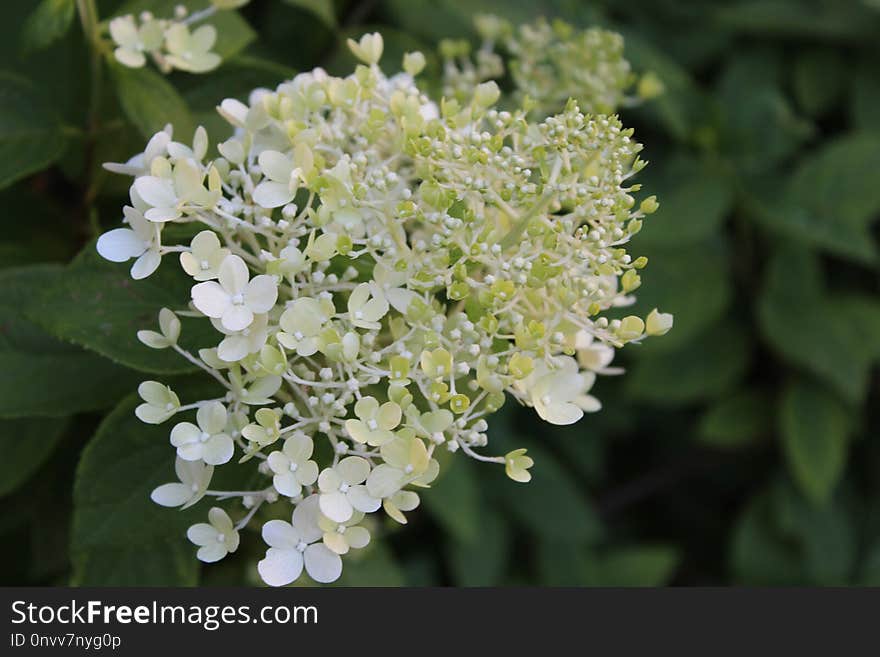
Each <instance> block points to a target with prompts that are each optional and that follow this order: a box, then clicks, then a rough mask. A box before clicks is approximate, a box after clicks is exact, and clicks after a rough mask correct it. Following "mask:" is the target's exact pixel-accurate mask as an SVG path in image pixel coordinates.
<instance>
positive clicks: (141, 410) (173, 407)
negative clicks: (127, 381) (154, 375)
mask: <svg viewBox="0 0 880 657" xmlns="http://www.w3.org/2000/svg"><path fill="white" fill-rule="evenodd" d="M138 394H139V395H140V397H141V399H143V400H144V403H143V404H141V405H140V406H138V407H137V408H136V409H134V414H135V415H137V417H138V419H139V420H140V421H141V422H146V423H147V424H162V423H163V422H164V421H165V420H167V419H168V418H170V417H172V416H173V415H174V414H175V413H177V409H178V408H180V400H179V399H178V398H177V395H175V394H174V391H173V390H172V389H171V388H170V387H168V386H166V385H162V384H161V383H158V382H157V381H144V382H143V383H141V384H140V385H139V386H138Z"/></svg>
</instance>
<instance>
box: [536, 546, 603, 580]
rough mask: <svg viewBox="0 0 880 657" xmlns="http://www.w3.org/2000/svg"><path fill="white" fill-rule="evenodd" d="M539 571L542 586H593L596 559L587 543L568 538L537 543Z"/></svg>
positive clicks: (595, 578) (597, 576)
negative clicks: (567, 539)
mask: <svg viewBox="0 0 880 657" xmlns="http://www.w3.org/2000/svg"><path fill="white" fill-rule="evenodd" d="M537 565H538V575H539V578H540V582H541V584H542V585H544V586H596V585H598V583H599V578H600V575H599V568H600V565H599V559H598V558H597V557H596V555H595V554H594V553H593V551H592V550H591V549H590V548H589V547H588V546H586V545H583V544H580V543H575V542H571V541H548V540H542V541H541V542H540V543H538V554H537Z"/></svg>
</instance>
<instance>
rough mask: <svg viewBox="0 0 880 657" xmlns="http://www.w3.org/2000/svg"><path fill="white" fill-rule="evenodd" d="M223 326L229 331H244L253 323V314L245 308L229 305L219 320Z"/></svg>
mask: <svg viewBox="0 0 880 657" xmlns="http://www.w3.org/2000/svg"><path fill="white" fill-rule="evenodd" d="M220 321H221V322H222V323H223V326H224V327H225V328H227V329H229V330H230V331H241V330H243V329H246V328H247V327H248V326H250V325H251V322H253V321H254V313H253V312H252V311H251V309H250V308H248V307H247V306H236V305H233V304H230V305H229V306H228V307H227V308H226V310H225V311H224V313H223V316H222V317H221V318H220Z"/></svg>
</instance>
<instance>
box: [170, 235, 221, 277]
mask: <svg viewBox="0 0 880 657" xmlns="http://www.w3.org/2000/svg"><path fill="white" fill-rule="evenodd" d="M228 255H229V249H227V248H225V247H222V246H221V245H220V238H218V237H217V233H215V232H214V231H211V230H203V231H202V232H200V233H199V234H198V235H196V236H195V237H193V239H192V242H190V250H189V251H184V252H183V253H181V254H180V266H181V267H183V270H184V271H185V272H186V273H187V274H189V275H190V276H192V277H193V278H194V279H196V280H197V281H209V280H211V279H212V278H217V276H219V269H220V264H221V263H222V262H223V260H224V259H225V258H226V256H228Z"/></svg>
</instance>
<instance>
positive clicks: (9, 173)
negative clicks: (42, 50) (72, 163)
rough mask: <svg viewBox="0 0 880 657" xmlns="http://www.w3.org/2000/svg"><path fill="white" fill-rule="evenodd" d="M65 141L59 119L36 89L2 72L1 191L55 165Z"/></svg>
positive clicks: (0, 99)
mask: <svg viewBox="0 0 880 657" xmlns="http://www.w3.org/2000/svg"><path fill="white" fill-rule="evenodd" d="M65 142H66V138H65V136H64V134H63V133H62V130H61V126H60V125H59V121H58V118H57V117H56V116H55V113H54V112H53V111H52V109H51V106H50V105H49V104H48V101H47V100H46V99H45V98H44V97H43V96H42V94H40V93H38V91H37V89H36V87H35V86H34V85H33V84H31V83H30V82H28V81H27V80H23V79H21V78H18V77H16V76H14V75H12V74H9V73H3V72H0V188H3V187H6V186H7V185H11V184H12V183H13V182H15V181H16V180H18V179H20V178H24V177H25V176H27V175H29V174H31V173H34V172H35V171H39V170H40V169H42V168H44V167H47V166H49V165H50V164H52V162H54V161H55V160H57V159H58V158H59V157H61V155H62V153H64V147H65Z"/></svg>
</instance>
